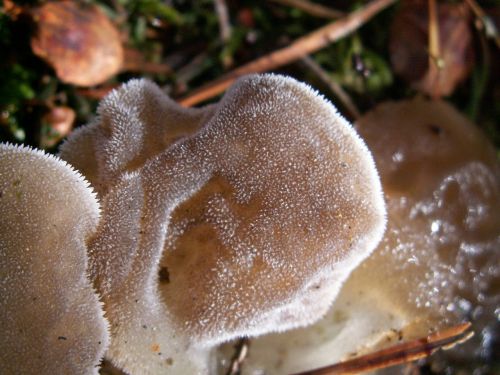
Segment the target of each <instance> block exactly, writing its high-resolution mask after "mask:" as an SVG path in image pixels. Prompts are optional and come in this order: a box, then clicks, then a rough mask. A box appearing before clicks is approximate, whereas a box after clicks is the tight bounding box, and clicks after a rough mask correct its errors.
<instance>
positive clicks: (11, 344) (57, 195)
mask: <svg viewBox="0 0 500 375" xmlns="http://www.w3.org/2000/svg"><path fill="white" fill-rule="evenodd" d="M98 218H99V205H98V202H97V200H96V197H95V195H94V193H93V192H92V190H91V189H90V188H89V187H88V184H87V182H86V181H85V180H84V179H83V178H82V176H81V175H80V174H79V173H77V172H75V171H74V170H73V169H72V168H71V167H70V166H69V165H67V164H66V163H65V162H63V161H62V160H60V159H58V158H55V157H53V156H51V155H47V154H44V153H43V152H41V151H36V150H32V149H30V148H27V147H22V146H13V145H9V144H0V275H1V277H0V291H1V295H2V298H1V299H0V331H1V332H2V343H1V345H0V346H1V350H0V373H2V374H61V373H67V374H97V365H98V364H99V361H100V359H101V358H102V356H103V354H104V351H105V349H106V347H107V345H108V333H107V323H106V321H105V319H104V317H103V311H102V306H101V303H100V302H99V300H98V297H97V295H96V294H95V292H94V290H93V288H92V285H91V283H90V281H89V279H88V278H87V255H86V250H87V249H86V245H85V240H86V239H87V238H88V237H89V235H90V234H91V233H92V232H93V231H94V230H95V229H96V227H97V222H98Z"/></svg>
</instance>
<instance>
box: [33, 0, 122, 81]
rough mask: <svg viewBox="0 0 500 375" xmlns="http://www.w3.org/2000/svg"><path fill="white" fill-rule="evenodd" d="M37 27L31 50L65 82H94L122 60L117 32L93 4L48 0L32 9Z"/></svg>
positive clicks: (109, 74)
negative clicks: (49, 0) (48, 0)
mask: <svg viewBox="0 0 500 375" xmlns="http://www.w3.org/2000/svg"><path fill="white" fill-rule="evenodd" d="M32 16H33V20H34V22H35V23H36V26H37V31H36V33H35V35H34V36H33V37H32V39H31V47H32V49H33V52H34V53H35V54H36V55H37V56H39V57H41V58H42V59H44V60H45V61H47V63H49V64H50V65H51V66H52V67H53V68H54V70H55V71H56V74H57V76H58V77H59V78H60V79H61V80H62V81H64V82H66V83H72V84H75V85H78V86H94V85H97V84H100V83H102V82H104V81H106V80H107V79H109V78H110V77H112V76H113V75H114V74H116V73H117V72H118V71H119V69H120V67H121V65H122V62H123V47H122V43H121V40H120V35H119V33H118V30H117V29H116V28H115V26H114V25H113V24H112V23H111V21H110V20H109V19H108V18H107V17H106V15H105V14H104V13H103V12H102V11H100V10H99V8H97V7H96V6H85V5H82V4H81V3H78V2H73V1H62V2H48V3H45V4H44V5H42V6H40V7H38V8H35V9H34V10H33V11H32Z"/></svg>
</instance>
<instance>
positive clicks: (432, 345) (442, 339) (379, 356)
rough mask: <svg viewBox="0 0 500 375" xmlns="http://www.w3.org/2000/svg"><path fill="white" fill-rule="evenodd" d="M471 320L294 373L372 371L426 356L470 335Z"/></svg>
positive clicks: (323, 374) (332, 374) (316, 374)
mask: <svg viewBox="0 0 500 375" xmlns="http://www.w3.org/2000/svg"><path fill="white" fill-rule="evenodd" d="M470 327H471V324H470V323H468V322H467V323H463V324H459V325H456V326H454V327H451V328H448V329H445V330H442V331H440V332H437V333H434V334H432V335H429V336H427V337H423V338H420V339H417V340H413V341H409V342H406V343H402V344H397V345H394V346H391V347H390V348H387V349H383V350H379V351H377V352H374V353H370V354H367V355H363V356H361V357H358V358H354V359H352V360H349V361H345V362H341V363H337V364H335V365H332V366H327V367H323V368H320V369H315V370H310V371H305V372H301V373H298V374H295V375H340V374H342V375H346V374H358V373H360V372H365V371H374V370H377V369H381V368H386V367H390V366H395V365H400V364H403V363H407V362H411V361H415V360H417V359H421V358H425V357H428V356H429V355H431V354H433V353H434V352H436V351H437V350H439V349H445V350H446V349H450V348H452V347H453V346H455V345H458V344H461V343H463V342H465V341H467V340H468V339H470V338H471V337H472V336H473V334H474V333H473V332H472V331H471V330H470Z"/></svg>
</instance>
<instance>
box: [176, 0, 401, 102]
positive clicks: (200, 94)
mask: <svg viewBox="0 0 500 375" xmlns="http://www.w3.org/2000/svg"><path fill="white" fill-rule="evenodd" d="M395 2H396V0H374V1H372V2H371V3H369V4H368V5H366V6H365V7H363V8H361V9H358V10H356V11H354V12H352V13H350V14H349V15H347V16H345V17H343V18H341V19H339V20H337V21H334V22H332V23H330V24H328V25H326V26H323V27H322V28H320V29H318V30H316V31H313V32H312V33H310V34H307V35H305V36H303V37H301V38H299V39H297V40H296V41H295V42H293V43H292V44H290V45H289V46H288V47H285V48H282V49H279V50H277V51H274V52H272V53H270V54H268V55H265V56H262V57H260V58H258V59H256V60H254V61H251V62H249V63H247V64H245V65H243V66H241V67H239V68H237V69H235V70H233V71H231V72H229V73H227V74H225V75H223V76H222V77H220V78H219V79H217V80H215V81H213V82H211V83H209V84H208V85H206V86H203V87H201V88H200V89H198V90H195V91H194V92H193V93H192V94H190V95H188V96H187V97H185V98H182V99H180V100H179V103H180V104H182V105H184V106H192V105H195V104H198V103H200V102H202V101H205V100H207V99H210V98H213V97H214V96H216V95H218V94H220V93H222V92H223V91H224V90H225V89H227V88H228V87H229V86H230V85H231V84H232V83H233V82H234V80H235V79H237V78H238V77H241V76H242V75H245V74H250V73H260V72H265V71H269V70H273V69H276V68H278V67H280V66H283V65H285V64H289V63H291V62H293V61H296V60H298V59H300V58H301V57H303V56H306V55H309V54H311V53H313V52H315V51H317V50H319V49H321V48H323V47H325V46H327V45H328V44H330V43H333V42H336V41H338V40H339V39H341V38H343V37H345V36H346V35H349V34H350V33H352V32H353V31H354V30H357V29H358V28H359V27H360V26H361V25H363V24H364V23H366V22H367V21H368V20H370V19H371V18H372V17H373V16H374V15H376V14H377V13H379V12H380V11H382V10H383V9H385V8H387V7H388V6H389V5H391V4H393V3H395Z"/></svg>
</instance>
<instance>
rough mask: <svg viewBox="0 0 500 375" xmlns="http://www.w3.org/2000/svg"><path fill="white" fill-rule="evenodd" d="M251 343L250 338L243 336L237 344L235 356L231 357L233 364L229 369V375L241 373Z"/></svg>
mask: <svg viewBox="0 0 500 375" xmlns="http://www.w3.org/2000/svg"><path fill="white" fill-rule="evenodd" d="M249 345H250V340H249V339H248V338H246V337H245V338H242V339H240V341H238V343H237V344H236V345H235V353H234V356H233V358H232V359H231V364H230V366H229V369H228V371H227V373H226V374H227V375H238V374H240V373H241V366H242V365H243V362H244V361H245V359H246V358H247V355H248V347H249Z"/></svg>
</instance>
